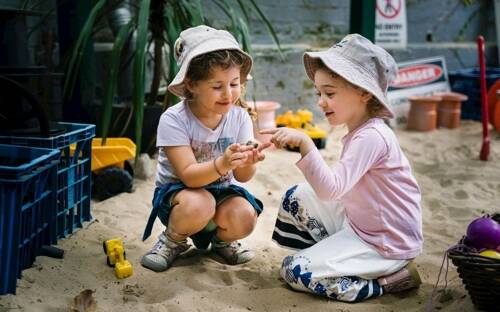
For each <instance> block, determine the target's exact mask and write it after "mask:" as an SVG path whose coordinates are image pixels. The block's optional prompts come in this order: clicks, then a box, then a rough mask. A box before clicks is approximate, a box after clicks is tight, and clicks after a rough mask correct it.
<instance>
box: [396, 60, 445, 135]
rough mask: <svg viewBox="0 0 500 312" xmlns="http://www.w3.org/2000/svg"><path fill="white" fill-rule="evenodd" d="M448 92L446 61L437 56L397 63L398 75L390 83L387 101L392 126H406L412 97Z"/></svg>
mask: <svg viewBox="0 0 500 312" xmlns="http://www.w3.org/2000/svg"><path fill="white" fill-rule="evenodd" d="M441 91H450V84H449V82H448V73H447V70H446V61H445V59H444V57H442V56H437V57H431V58H425V59H418V60H413V61H407V62H401V63H398V74H397V76H396V78H395V79H394V80H393V81H392V82H391V83H390V85H389V89H388V90H387V99H388V100H389V105H391V108H392V110H393V112H394V116H395V118H394V119H392V120H391V124H392V126H396V127H403V126H405V125H406V121H407V117H408V111H409V110H410V103H409V102H408V97H410V96H412V95H429V94H432V93H434V92H441Z"/></svg>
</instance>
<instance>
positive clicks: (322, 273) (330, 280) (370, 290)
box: [273, 183, 408, 302]
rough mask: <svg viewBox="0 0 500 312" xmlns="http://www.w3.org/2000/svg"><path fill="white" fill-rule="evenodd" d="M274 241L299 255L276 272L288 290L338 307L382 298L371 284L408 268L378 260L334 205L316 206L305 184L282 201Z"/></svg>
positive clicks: (402, 262) (400, 262)
mask: <svg viewBox="0 0 500 312" xmlns="http://www.w3.org/2000/svg"><path fill="white" fill-rule="evenodd" d="M273 240H274V241H275V242H276V243H278V244H279V245H281V246H283V247H287V248H291V249H294V250H299V251H298V252H297V253H295V254H293V255H290V256H288V257H286V258H285V259H284V260H283V264H282V267H281V276H282V277H283V278H284V279H285V281H286V282H287V283H288V284H289V285H290V286H291V287H292V288H294V289H296V290H300V291H306V292H312V293H315V294H318V295H322V296H326V297H328V298H331V299H335V300H339V301H348V302H356V301H362V300H365V299H368V298H372V297H378V296H381V295H382V288H381V287H380V285H379V284H378V282H377V280H376V279H377V278H378V277H380V276H384V275H388V274H391V273H394V272H397V271H399V270H400V269H401V268H403V267H404V266H405V265H406V264H407V263H408V261H406V260H393V259H386V258H384V257H382V256H381V255H380V254H379V253H378V252H377V251H376V250H375V249H374V248H373V247H372V246H370V245H368V244H367V243H365V242H364V241H363V240H362V239H361V238H359V236H358V235H356V233H355V232H354V231H353V230H352V228H351V226H350V225H349V223H348V220H347V218H346V215H345V212H344V209H343V207H342V205H341V204H340V203H339V202H335V201H328V202H325V201H321V200H319V198H318V197H317V196H316V194H315V193H314V191H313V190H312V188H311V187H310V186H309V184H307V183H303V184H299V185H296V186H294V187H292V188H290V189H289V190H288V191H287V192H286V194H285V195H284V196H283V199H282V201H281V206H280V210H279V212H278V218H277V220H276V226H275V229H274V233H273Z"/></svg>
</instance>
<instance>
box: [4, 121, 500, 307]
mask: <svg viewBox="0 0 500 312" xmlns="http://www.w3.org/2000/svg"><path fill="white" fill-rule="evenodd" d="M396 132H397V136H398V137H399V139H400V142H401V146H402V148H403V150H404V151H405V153H406V155H407V156H408V158H409V159H410V162H411V163H412V166H413V170H414V173H415V176H416V178H417V180H418V182H419V184H420V186H421V189H422V193H423V202H422V207H423V217H424V218H423V220H424V221H423V227H424V238H425V242H424V252H423V254H422V255H421V256H419V257H418V258H417V259H416V263H417V266H418V268H419V270H420V273H421V276H422V279H423V284H422V286H421V287H420V288H419V289H418V290H413V291H409V292H405V293H401V294H398V295H384V296H382V297H380V298H377V299H372V300H368V301H365V302H363V303H357V304H346V303H340V302H336V301H331V300H327V299H326V298H321V297H317V296H314V295H311V294H305V293H299V292H294V291H292V290H290V289H289V288H288V287H287V286H286V285H285V284H284V283H283V281H281V280H280V278H279V275H278V268H279V267H280V265H281V260H282V258H283V257H284V256H285V255H287V254H289V253H290V252H289V251H288V250H286V249H282V248H280V247H278V246H277V245H275V244H274V243H273V242H272V241H271V234H272V231H273V226H274V222H275V218H276V214H277V211H278V203H279V200H280V198H281V195H282V194H283V192H284V191H285V190H286V189H287V188H288V187H290V186H291V185H293V184H294V183H297V182H301V181H303V178H302V176H301V174H300V172H299V171H298V169H297V168H296V167H295V166H294V163H295V162H296V161H297V160H298V158H299V155H298V154H296V153H292V152H287V151H282V150H274V151H269V152H267V159H266V160H265V161H264V162H263V163H261V164H260V165H259V169H258V173H257V174H256V176H255V178H254V179H253V180H252V181H251V182H250V183H248V185H247V187H248V188H249V189H250V190H251V191H252V192H253V193H254V194H255V195H256V196H257V197H258V198H260V199H261V200H262V201H263V202H264V204H265V210H264V212H263V214H262V215H261V217H260V218H259V221H258V225H257V227H256V229H255V231H254V232H253V233H252V235H251V236H249V237H247V238H246V239H245V240H244V243H245V244H247V245H248V246H250V247H251V248H253V249H254V250H255V251H256V254H257V257H256V258H255V259H254V260H253V261H251V262H249V263H247V264H244V265H240V266H229V265H225V264H223V263H221V262H220V260H219V259H218V258H216V257H215V256H213V255H212V254H211V253H209V252H201V251H197V250H193V251H192V252H189V253H188V254H187V255H186V256H184V257H182V258H180V259H178V261H176V262H175V264H174V266H173V267H172V268H171V269H169V270H168V271H167V272H163V273H154V272H152V271H149V270H147V269H144V268H142V267H141V266H140V264H139V261H140V257H141V256H142V255H143V254H144V253H145V252H146V251H147V250H148V249H149V248H150V247H151V245H152V244H153V243H154V241H155V239H156V235H157V234H158V233H159V232H160V231H161V230H162V226H161V223H160V222H159V221H157V222H156V224H155V227H154V230H153V236H152V237H150V238H149V239H148V240H147V241H146V242H142V241H141V237H142V232H143V229H144V225H145V223H146V219H147V217H148V215H149V211H150V200H151V197H152V194H153V188H154V181H153V179H149V180H136V181H135V192H133V193H130V194H128V193H126V194H120V195H118V196H115V197H114V198H111V199H108V200H106V201H103V202H95V203H93V216H94V218H95V219H94V221H93V222H91V223H88V224H85V227H84V229H81V230H79V231H78V232H77V233H76V234H74V235H72V236H70V237H68V238H67V239H63V240H60V241H59V247H61V248H63V249H65V251H66V254H65V257H64V259H62V260H60V259H52V258H47V257H38V258H37V260H36V262H35V264H34V265H33V268H30V269H28V270H25V271H24V272H23V278H22V279H21V280H19V282H18V287H17V295H15V296H14V295H7V296H0V311H2V312H3V311H68V308H69V306H70V303H71V302H72V300H73V298H74V297H75V296H76V295H78V294H79V293H80V292H81V291H83V290H85V289H91V290H93V291H95V292H94V294H93V296H94V297H95V300H96V303H97V311H134V312H136V311H422V310H424V309H425V305H426V303H427V302H428V300H429V298H430V295H431V293H432V291H433V287H434V284H435V283H436V279H437V275H438V272H439V268H440V266H441V261H442V257H443V252H444V250H445V249H446V248H448V247H449V246H451V245H453V244H454V243H456V242H457V241H458V239H459V238H460V237H461V236H462V235H463V234H464V233H465V229H466V227H467V224H468V223H469V222H470V221H471V220H472V219H473V218H475V217H477V216H480V215H482V214H483V213H485V212H486V213H493V212H494V211H495V209H496V211H498V210H499V208H498V198H499V196H498V194H500V179H499V177H500V138H499V135H498V134H497V133H492V140H491V153H490V161H488V162H482V161H479V159H478V155H479V150H480V147H481V125H480V124H479V123H477V122H463V123H462V125H461V127H460V128H459V129H454V130H448V129H440V130H436V131H433V132H430V133H418V132H408V131H404V130H397V131H396ZM344 133H345V129H335V130H331V131H330V133H329V137H328V143H327V148H326V149H325V150H322V154H323V155H324V156H325V158H326V159H327V160H328V161H330V162H333V161H335V160H336V159H338V156H339V153H340V149H341V145H340V142H339V140H338V139H339V138H341V137H342V135H343V134H344ZM114 237H121V238H122V239H123V241H124V244H125V249H126V252H127V257H128V259H129V260H130V261H131V263H132V264H133V268H134V274H133V276H131V277H129V278H126V279H121V280H120V279H117V278H116V277H115V275H114V272H113V269H112V268H110V267H108V266H107V265H106V258H105V255H104V253H103V250H102V241H103V240H105V239H110V238H114ZM443 278H444V276H442V278H441V279H443ZM443 284H444V283H443V282H441V283H440V287H439V289H442V288H443ZM437 294H438V295H437V300H435V302H434V307H435V308H437V309H440V311H459V310H460V311H472V310H474V308H473V305H472V302H471V300H470V298H469V296H468V294H467V291H466V290H465V289H464V287H463V285H462V282H461V280H460V278H459V277H458V275H457V273H456V270H455V267H454V266H453V265H452V264H451V262H450V270H449V273H448V288H447V292H446V296H441V295H440V294H441V293H440V292H438V293H437ZM441 301H442V302H441Z"/></svg>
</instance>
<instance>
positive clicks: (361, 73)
mask: <svg viewBox="0 0 500 312" xmlns="http://www.w3.org/2000/svg"><path fill="white" fill-rule="evenodd" d="M318 60H321V61H322V62H323V64H325V66H326V67H328V68H329V69H330V70H331V71H332V72H334V73H336V74H337V75H339V76H341V77H342V78H344V79H345V80H346V81H348V82H349V83H351V84H353V85H355V86H357V87H360V88H362V89H364V90H366V91H367V92H370V93H371V94H372V95H373V96H374V97H375V98H377V100H379V102H380V103H381V104H382V105H383V106H384V109H383V110H382V112H381V114H380V115H381V117H387V118H393V117H394V112H393V111H392V109H391V108H390V105H389V100H388V99H387V96H386V95H385V92H384V91H383V90H382V89H381V88H380V86H379V84H378V81H376V80H375V78H374V77H372V75H371V74H370V73H369V72H368V71H367V70H366V69H364V68H363V67H361V66H359V65H357V64H354V63H353V62H351V61H350V60H349V59H347V58H345V57H344V56H342V55H340V54H339V53H337V52H335V51H332V50H328V51H320V52H306V53H304V67H305V70H306V73H307V76H308V77H309V79H311V80H312V81H314V74H315V73H316V71H317V70H318Z"/></svg>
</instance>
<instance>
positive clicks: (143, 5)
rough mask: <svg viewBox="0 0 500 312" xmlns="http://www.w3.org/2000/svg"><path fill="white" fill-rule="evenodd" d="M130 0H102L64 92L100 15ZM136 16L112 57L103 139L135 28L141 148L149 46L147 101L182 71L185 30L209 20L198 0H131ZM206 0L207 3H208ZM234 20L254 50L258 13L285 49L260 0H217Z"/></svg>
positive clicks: (82, 35)
mask: <svg viewBox="0 0 500 312" xmlns="http://www.w3.org/2000/svg"><path fill="white" fill-rule="evenodd" d="M124 2H126V0H97V1H95V4H94V6H93V8H92V10H91V12H90V14H89V16H88V18H87V20H86V22H85V24H84V26H83V28H82V30H81V32H80V34H79V36H78V39H77V40H76V43H75V45H74V49H73V51H72V54H71V56H70V58H69V62H68V66H67V75H66V80H65V82H64V89H63V94H64V96H65V97H69V96H70V95H71V93H72V90H73V88H74V85H75V81H76V79H77V76H78V71H79V67H80V64H81V61H82V56H83V50H84V47H85V46H86V44H87V42H88V40H89V39H90V38H91V37H92V35H93V33H94V32H95V31H96V25H97V24H98V21H99V19H101V18H103V17H104V16H105V15H106V13H107V12H110V10H112V9H113V8H116V7H117V6H118V5H120V4H123V3H124ZM132 2H133V5H134V7H135V15H134V16H133V18H132V19H131V20H130V22H128V23H127V24H126V25H123V26H122V27H121V28H120V29H119V31H118V33H117V35H116V38H115V41H114V43H113V48H112V52H111V59H110V62H109V69H108V71H109V78H108V79H107V81H106V82H105V88H104V96H103V117H102V120H101V129H102V137H103V144H105V139H106V137H107V136H108V134H109V129H110V123H111V113H112V105H113V101H114V95H115V92H116V86H117V81H118V78H119V71H120V65H121V64H123V60H122V58H123V56H122V55H121V51H122V50H123V48H124V46H125V44H126V43H127V42H128V40H129V39H130V38H131V37H132V34H133V33H134V32H135V35H136V37H135V47H134V49H133V55H132V62H133V90H132V101H133V103H132V109H133V111H134V115H135V143H136V146H137V148H138V153H137V155H139V149H140V146H141V141H142V138H141V136H142V124H143V113H144V106H145V103H144V102H145V87H144V84H145V70H146V66H145V62H146V57H145V56H146V53H147V52H148V51H149V46H150V45H151V44H152V45H154V50H153V51H154V53H153V61H154V66H153V68H154V69H153V78H152V83H151V86H150V90H149V95H148V97H147V103H146V105H152V104H154V103H155V101H156V98H157V95H158V89H159V86H160V81H161V78H162V77H163V78H164V79H165V80H166V82H167V83H168V82H170V81H171V80H172V79H173V78H174V76H175V74H176V73H177V71H178V66H177V64H176V62H175V59H174V52H173V51H174V43H175V40H176V39H177V38H178V36H179V34H180V32H181V31H182V30H184V29H186V28H189V27H192V26H197V25H201V24H207V25H208V24H210V22H209V21H208V20H207V19H206V18H205V16H204V14H203V5H202V4H201V2H200V1H199V0H192V1H189V0H140V1H132ZM204 3H206V2H204ZM212 3H214V4H215V5H216V7H217V8H219V9H220V10H221V11H222V12H223V13H224V14H225V15H226V16H227V17H228V19H229V22H230V24H229V26H228V29H227V30H228V31H230V32H231V33H232V34H233V35H234V36H235V37H236V39H237V40H238V41H239V42H240V43H241V45H242V47H243V49H244V50H245V51H247V52H249V53H251V40H250V34H249V31H248V24H249V23H250V16H251V15H252V14H254V15H256V16H257V17H258V19H259V20H260V21H262V22H263V23H264V25H265V26H266V28H267V30H268V32H269V34H270V36H271V37H272V39H273V41H274V42H275V44H276V45H277V48H278V50H279V51H280V53H281V48H280V45H279V40H278V37H277V35H276V33H275V31H274V29H273V27H272V25H271V23H270V22H269V20H268V19H267V17H266V16H265V15H264V13H263V12H262V10H261V9H260V8H259V6H258V5H257V3H256V2H255V0H212ZM164 58H165V59H166V60H167V64H166V65H167V66H166V67H167V69H166V70H165V72H164V68H165V66H163V64H162V62H163V59H164ZM165 96H166V97H167V98H166V102H167V103H172V101H173V100H174V96H173V95H172V94H166V95H165Z"/></svg>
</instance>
